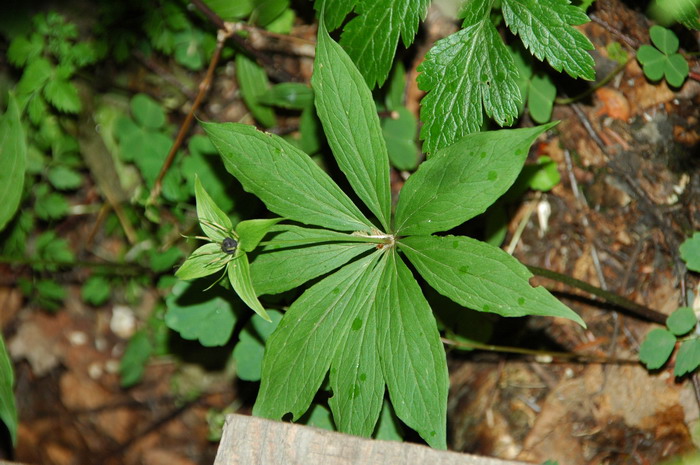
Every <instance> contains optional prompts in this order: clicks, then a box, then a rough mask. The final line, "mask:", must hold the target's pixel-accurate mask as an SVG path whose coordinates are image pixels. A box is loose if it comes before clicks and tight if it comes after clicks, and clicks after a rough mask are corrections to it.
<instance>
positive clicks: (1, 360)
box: [0, 334, 17, 444]
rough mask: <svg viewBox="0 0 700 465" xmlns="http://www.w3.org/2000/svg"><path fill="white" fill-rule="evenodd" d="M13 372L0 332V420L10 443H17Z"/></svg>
mask: <svg viewBox="0 0 700 465" xmlns="http://www.w3.org/2000/svg"><path fill="white" fill-rule="evenodd" d="M14 384H15V374H14V370H13V368H12V361H11V360H10V356H9V355H8V353H7V349H6V348H5V342H4V341H3V339H2V334H0V420H2V422H3V423H5V426H6V427H7V430H8V431H9V432H10V438H11V439H12V444H17V407H16V406H15V394H14V392H13V387H14Z"/></svg>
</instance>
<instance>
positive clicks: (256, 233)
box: [236, 218, 284, 252]
mask: <svg viewBox="0 0 700 465" xmlns="http://www.w3.org/2000/svg"><path fill="white" fill-rule="evenodd" d="M283 219H284V218H269V219H263V220H246V221H241V222H240V223H238V224H237V225H236V233H237V234H238V238H239V242H240V244H239V247H240V248H241V249H242V250H243V251H244V252H252V251H253V250H254V249H255V248H256V247H257V246H258V244H259V243H260V241H261V240H262V238H263V237H265V234H267V233H268V232H269V231H270V229H271V228H272V227H273V226H274V225H275V224H277V223H279V222H280V221H282V220H283Z"/></svg>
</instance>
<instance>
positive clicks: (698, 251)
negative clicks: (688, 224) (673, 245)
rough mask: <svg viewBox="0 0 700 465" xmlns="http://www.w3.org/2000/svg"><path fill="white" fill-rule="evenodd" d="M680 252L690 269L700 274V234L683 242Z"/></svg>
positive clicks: (697, 233) (694, 234)
mask: <svg viewBox="0 0 700 465" xmlns="http://www.w3.org/2000/svg"><path fill="white" fill-rule="evenodd" d="M679 250H680V253H681V258H682V259H683V261H684V262H685V264H686V266H687V267H688V269H689V270H692V271H697V272H700V232H695V233H693V237H689V238H688V239H686V240H685V241H683V243H682V244H681V246H680V248H679Z"/></svg>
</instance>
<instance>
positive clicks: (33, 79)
mask: <svg viewBox="0 0 700 465" xmlns="http://www.w3.org/2000/svg"><path fill="white" fill-rule="evenodd" d="M52 75H53V66H51V63H49V61H48V60H47V59H45V58H37V59H36V60H34V61H32V62H30V63H29V64H28V65H27V67H26V68H24V73H22V78H21V79H20V80H19V82H18V83H17V87H16V90H17V95H18V96H21V95H26V94H32V93H34V92H38V91H39V90H41V88H42V87H43V86H44V84H45V83H46V82H47V81H48V80H49V79H51V76H52Z"/></svg>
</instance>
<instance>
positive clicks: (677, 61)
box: [665, 53, 690, 87]
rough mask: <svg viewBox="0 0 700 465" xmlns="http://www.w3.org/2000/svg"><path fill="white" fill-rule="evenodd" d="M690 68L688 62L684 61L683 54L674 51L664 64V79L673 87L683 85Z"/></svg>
mask: <svg viewBox="0 0 700 465" xmlns="http://www.w3.org/2000/svg"><path fill="white" fill-rule="evenodd" d="M689 72H690V68H689V66H688V62H687V61H685V58H683V55H681V54H680V53H676V54H674V55H671V56H670V57H668V62H667V65H666V70H665V74H666V81H668V83H669V84H671V85H672V86H674V87H680V86H681V85H683V82H684V81H685V78H687V77H688V73H689Z"/></svg>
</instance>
